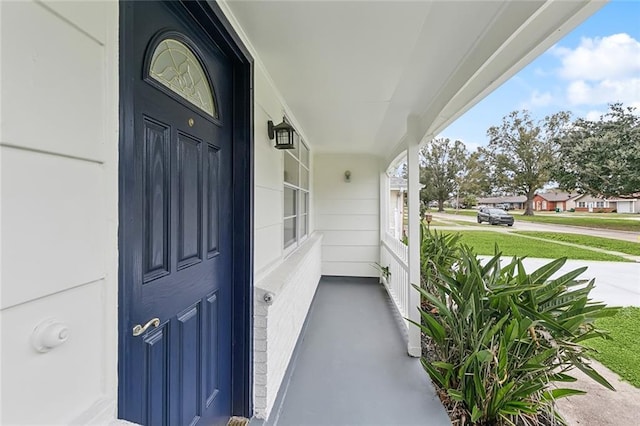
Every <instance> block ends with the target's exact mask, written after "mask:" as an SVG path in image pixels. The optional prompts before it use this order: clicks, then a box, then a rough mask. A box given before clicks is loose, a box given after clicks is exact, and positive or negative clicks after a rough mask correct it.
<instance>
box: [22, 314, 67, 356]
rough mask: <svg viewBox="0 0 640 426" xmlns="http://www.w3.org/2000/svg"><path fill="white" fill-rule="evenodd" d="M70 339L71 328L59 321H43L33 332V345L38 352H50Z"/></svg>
mask: <svg viewBox="0 0 640 426" xmlns="http://www.w3.org/2000/svg"><path fill="white" fill-rule="evenodd" d="M68 339H69V327H68V326H67V325H66V324H64V323H62V322H60V321H57V320H52V319H49V320H45V321H42V322H41V323H40V324H38V326H37V327H36V328H35V329H34V330H33V334H32V335H31V344H32V345H33V347H34V348H35V350H37V351H38V352H49V351H50V350H51V349H53V348H55V347H58V346H60V345H61V344H63V343H64V342H66V341H67V340H68Z"/></svg>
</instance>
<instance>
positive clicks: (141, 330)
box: [133, 318, 160, 336]
mask: <svg viewBox="0 0 640 426" xmlns="http://www.w3.org/2000/svg"><path fill="white" fill-rule="evenodd" d="M159 325H160V318H153V319H151V320H149V321H147V323H146V324H145V325H140V324H136V326H135V327H133V335H134V336H139V335H141V334H142V333H144V332H145V331H147V329H148V328H149V327H151V326H154V327H157V326H159Z"/></svg>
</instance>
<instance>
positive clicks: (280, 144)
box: [267, 117, 296, 149]
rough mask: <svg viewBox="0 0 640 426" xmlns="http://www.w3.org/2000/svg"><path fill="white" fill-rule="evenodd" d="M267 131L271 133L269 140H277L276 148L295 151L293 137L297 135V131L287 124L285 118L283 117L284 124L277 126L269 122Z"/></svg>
mask: <svg viewBox="0 0 640 426" xmlns="http://www.w3.org/2000/svg"><path fill="white" fill-rule="evenodd" d="M267 130H268V131H269V139H271V140H273V139H275V140H276V144H275V145H274V146H275V148H277V149H295V145H294V143H293V135H294V134H295V133H296V130H295V129H294V128H293V126H292V125H291V124H289V123H287V120H286V118H285V117H282V123H280V124H278V125H275V126H274V125H273V121H271V120H269V121H268V122H267Z"/></svg>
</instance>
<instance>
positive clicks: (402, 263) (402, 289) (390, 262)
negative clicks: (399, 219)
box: [380, 232, 411, 328]
mask: <svg viewBox="0 0 640 426" xmlns="http://www.w3.org/2000/svg"><path fill="white" fill-rule="evenodd" d="M380 260H381V262H382V263H381V266H383V267H387V266H388V267H389V272H390V273H391V275H390V276H389V278H388V279H383V282H384V285H385V287H386V288H387V291H388V292H389V295H390V296H391V299H392V300H393V302H394V303H395V305H396V308H397V309H398V312H400V315H402V316H403V317H404V318H408V317H409V315H408V312H409V292H410V290H411V288H410V287H411V286H410V285H409V247H407V245H406V244H404V243H403V242H402V241H400V240H398V239H397V238H394V237H393V235H391V234H389V233H388V232H387V233H385V235H384V237H383V239H382V244H381V250H380ZM403 322H404V324H405V326H406V327H407V328H408V326H409V324H408V322H407V321H406V320H405V321H403Z"/></svg>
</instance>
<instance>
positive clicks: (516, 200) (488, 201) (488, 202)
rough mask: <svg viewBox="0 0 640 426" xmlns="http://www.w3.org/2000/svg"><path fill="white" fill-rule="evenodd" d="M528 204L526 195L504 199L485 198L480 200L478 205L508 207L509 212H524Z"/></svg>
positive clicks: (505, 197) (504, 197)
mask: <svg viewBox="0 0 640 426" xmlns="http://www.w3.org/2000/svg"><path fill="white" fill-rule="evenodd" d="M526 202H527V197H526V196H524V195H509V196H503V197H484V198H478V205H479V206H480V205H482V206H487V207H504V206H508V209H509V210H522V209H524V207H525V203H526Z"/></svg>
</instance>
